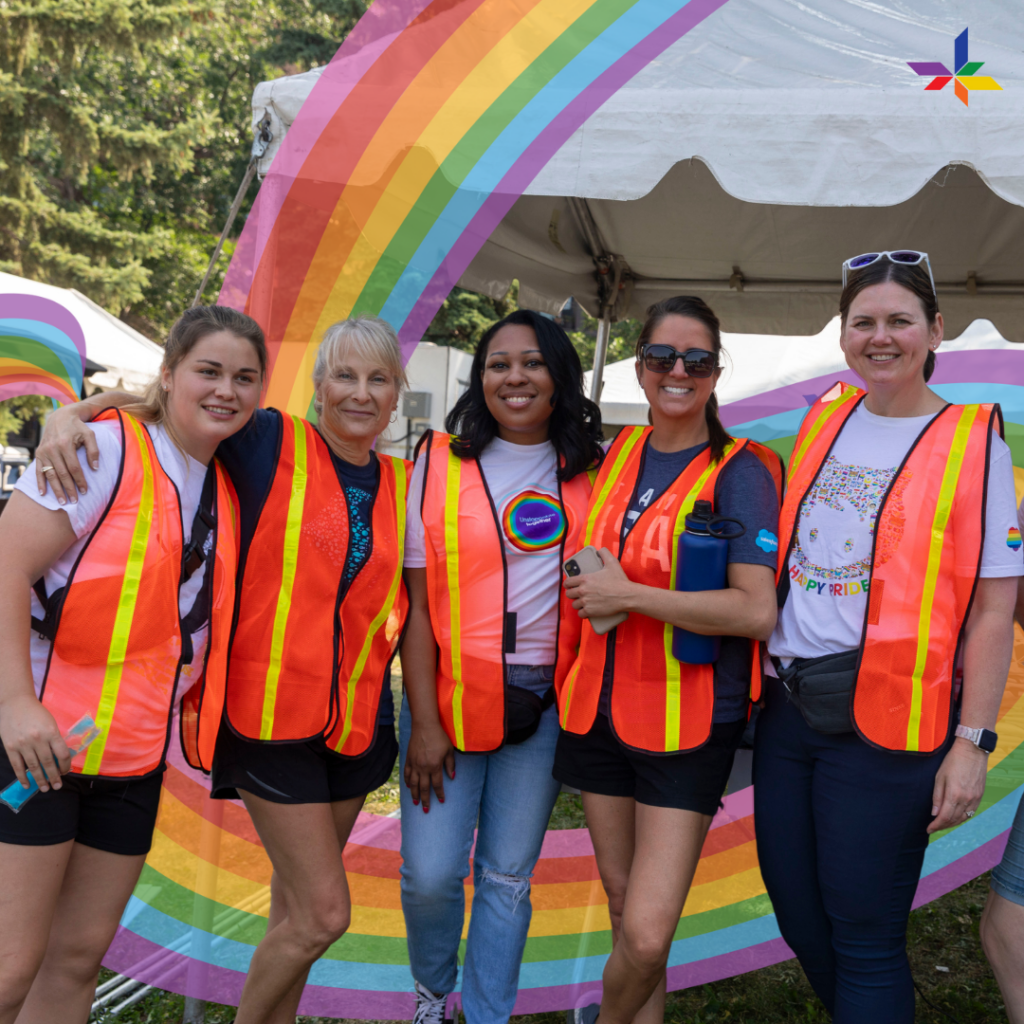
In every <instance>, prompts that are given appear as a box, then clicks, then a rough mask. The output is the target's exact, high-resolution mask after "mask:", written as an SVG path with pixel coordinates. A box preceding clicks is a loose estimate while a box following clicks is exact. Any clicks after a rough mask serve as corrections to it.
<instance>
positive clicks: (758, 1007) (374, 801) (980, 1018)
mask: <svg viewBox="0 0 1024 1024" xmlns="http://www.w3.org/2000/svg"><path fill="white" fill-rule="evenodd" d="M396 667H397V666H396ZM392 690H393V692H394V693H395V708H396V709H397V708H399V707H400V702H401V695H402V681H401V675H400V673H399V672H397V671H396V672H395V674H394V677H393V678H392ZM399 784H400V779H399V775H398V766H397V765H396V766H395V770H394V771H393V772H392V773H391V778H390V779H389V780H388V781H387V782H386V783H385V784H384V785H383V786H382V787H381V788H380V789H379V790H377V791H376V792H374V793H371V794H370V796H369V797H368V798H367V801H366V809H367V810H369V811H373V812H374V813H375V814H390V813H391V812H393V811H394V810H396V809H397V808H398V794H399V788H398V787H399ZM549 827H550V828H553V829H563V828H585V827H586V819H585V818H584V815H583V804H582V801H581V800H580V798H579V797H578V796H573V795H572V794H570V793H562V794H561V795H560V796H559V797H558V800H557V801H556V803H555V809H554V811H553V813H552V815H551V823H550V826H549ZM987 894H988V875H987V874H986V875H983V876H982V877H981V878H978V879H976V880H975V881H973V882H970V883H968V884H967V885H965V886H962V887H961V888H959V889H957V890H955V891H954V892H951V893H949V895H947V896H943V897H942V898H941V899H939V900H936V901H935V902H934V903H931V904H929V905H928V906H926V907H922V908H921V909H920V910H916V911H914V913H913V914H911V916H910V930H909V935H908V946H909V950H910V962H911V967H912V968H913V971H914V977H915V979H916V981H917V983H918V985H919V986H920V988H921V989H922V990H923V991H924V993H925V995H926V996H927V998H928V999H929V1000H930V1001H931V1002H932V1003H933V1004H935V1005H936V1006H937V1007H939V1008H940V1009H941V1010H942V1011H944V1012H945V1013H946V1014H949V1017H947V1016H943V1014H942V1013H940V1012H936V1010H934V1009H931V1008H930V1007H928V1006H927V1005H926V1004H925V1003H924V1002H923V1001H922V1000H921V997H920V996H918V1007H917V1024H948V1022H949V1019H950V1017H952V1018H955V1020H956V1021H958V1022H959V1024H997V1022H999V1021H1005V1020H1006V1013H1005V1010H1004V1009H1003V1001H1002V997H1001V996H1000V994H999V988H998V986H997V985H996V982H995V978H994V977H993V975H992V970H991V968H990V967H989V965H988V962H987V961H986V959H985V956H984V954H983V953H982V951H981V943H980V941H979V939H978V922H979V920H980V918H981V910H982V907H983V906H984V904H985V899H986V897H987ZM937 967H948V968H949V971H948V973H947V972H944V971H939V970H937V969H936V968H937ZM109 977H111V972H109V971H104V972H102V974H101V976H100V981H105V980H106V979H107V978H109ZM184 1003H185V1001H184V999H183V997H182V996H178V995H174V994H172V993H170V992H153V993H151V994H150V995H148V996H147V997H146V998H145V999H143V1000H141V1001H140V1002H139V1003H137V1004H136V1005H135V1006H132V1007H130V1008H129V1009H127V1010H125V1011H124V1012H123V1013H121V1014H119V1015H118V1016H117V1017H114V1018H109V1019H110V1020H112V1021H118V1022H124V1024H180V1021H181V1019H182V1015H183V1012H184ZM97 1019H98V1020H103V1019H104V1018H103V1017H102V1016H101V1017H98V1018H97ZM234 1019H235V1010H234V1007H230V1006H219V1005H217V1004H214V1003H210V1004H208V1006H207V1010H206V1024H228V1022H230V1021H233V1020H234ZM298 1019H299V1021H300V1022H301V1024H326V1022H327V1021H329V1020H334V1019H335V1018H327V1017H300V1018H298ZM665 1019H666V1021H667V1022H668V1024H711V1022H725V1021H729V1022H743V1024H747V1022H750V1024H781V1022H804V1024H819V1022H820V1024H825V1022H827V1021H828V1019H829V1018H828V1015H827V1014H826V1013H825V1009H824V1007H823V1006H822V1005H821V1003H820V1002H819V1001H818V1000H817V998H816V997H815V995H814V993H813V992H812V991H811V987H810V985H809V984H808V983H807V979H806V978H805V977H804V973H803V971H802V970H801V969H800V966H799V964H798V963H797V962H796V961H795V960H790V961H787V962H786V963H782V964H776V965H775V966H774V967H766V968H764V969H763V970H760V971H752V972H751V973H749V974H743V975H739V976H738V977H735V978H727V979H725V980H723V981H718V982H715V983H713V984H710V985H702V986H700V987H699V988H694V989H687V990H685V991H683V992H676V993H672V994H671V995H670V996H669V1000H668V1008H667V1012H666V1014H665ZM512 1020H513V1022H514V1024H564V1022H565V1014H564V1012H563V1013H544V1014H534V1015H532V1016H524V1017H513V1018H512Z"/></svg>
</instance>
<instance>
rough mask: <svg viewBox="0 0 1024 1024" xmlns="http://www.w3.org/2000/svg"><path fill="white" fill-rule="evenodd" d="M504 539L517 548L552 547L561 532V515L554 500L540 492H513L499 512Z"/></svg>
mask: <svg viewBox="0 0 1024 1024" xmlns="http://www.w3.org/2000/svg"><path fill="white" fill-rule="evenodd" d="M501 525H502V528H503V529H504V531H505V538H506V539H507V540H508V542H509V544H511V545H512V546H513V547H514V548H518V549H519V550H520V551H527V552H529V551H543V550H545V549H546V548H550V547H554V546H555V545H556V544H559V543H560V542H561V540H562V535H563V534H564V533H565V514H564V513H563V512H562V507H561V505H559V504H558V500H557V499H556V498H554V497H552V496H551V495H550V494H545V493H543V492H542V491H523V492H522V493H521V494H517V495H516V496H515V497H514V498H513V499H512V500H511V501H510V502H509V503H508V504H507V505H506V506H505V511H504V513H502V517H501Z"/></svg>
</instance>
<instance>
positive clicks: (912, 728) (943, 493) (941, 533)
mask: <svg viewBox="0 0 1024 1024" xmlns="http://www.w3.org/2000/svg"><path fill="white" fill-rule="evenodd" d="M980 409H981V406H979V405H966V406H964V410H963V412H962V413H960V421H959V422H958V423H957V425H956V430H955V431H954V433H953V444H952V445H951V446H950V449H949V456H948V458H947V459H946V468H945V469H944V470H943V472H942V485H941V487H940V488H939V500H938V502H937V503H936V506H935V517H934V519H933V520H932V536H931V541H930V543H929V545H928V565H927V567H926V568H925V573H924V587H923V590H922V593H921V611H920V614H919V616H918V620H917V656H916V658H915V659H914V674H913V676H912V677H911V681H910V683H911V691H910V718H909V719H908V721H907V750H920V749H921V704H922V702H923V699H924V690H923V687H922V685H921V680H922V677H923V676H924V670H925V664H926V662H927V660H928V637H929V635H930V634H931V620H932V606H933V604H934V603H935V587H936V583H937V582H938V578H939V565H940V563H941V561H942V548H943V544H944V542H945V539H946V526H947V525H948V523H949V517H950V514H951V513H952V511H953V499H954V498H955V497H956V485H957V482H958V481H959V480H960V471H961V469H962V468H963V464H964V456H965V455H966V454H967V443H968V441H969V440H970V434H971V428H972V427H973V426H974V421H975V419H976V418H977V415H978V412H979V411H980Z"/></svg>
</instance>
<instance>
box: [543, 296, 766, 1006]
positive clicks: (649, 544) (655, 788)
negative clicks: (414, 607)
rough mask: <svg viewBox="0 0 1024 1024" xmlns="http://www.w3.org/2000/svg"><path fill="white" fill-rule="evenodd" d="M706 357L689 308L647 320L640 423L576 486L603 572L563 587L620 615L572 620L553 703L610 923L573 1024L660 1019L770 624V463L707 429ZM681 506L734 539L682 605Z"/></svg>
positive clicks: (667, 307)
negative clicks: (590, 480)
mask: <svg viewBox="0 0 1024 1024" xmlns="http://www.w3.org/2000/svg"><path fill="white" fill-rule="evenodd" d="M721 351H722V341H721V334H720V330H719V323H718V318H717V317H716V316H715V314H714V313H713V312H712V311H711V309H709V308H708V306H707V305H706V304H705V303H704V302H703V301H702V300H701V299H699V298H694V297H691V296H680V297H677V298H673V299H667V300H665V301H664V302H659V303H657V304H656V305H654V306H651V308H650V309H649V310H648V311H647V321H646V323H645V324H644V327H643V330H642V331H641V334H640V337H639V339H638V341H637V348H636V355H637V364H636V372H637V378H638V380H639V382H640V386H641V387H642V388H643V390H644V393H645V395H646V396H647V400H648V402H649V403H650V420H651V426H650V427H648V428H640V427H627V428H625V429H624V430H623V431H622V432H621V433H620V434H619V436H618V437H617V438H616V439H615V441H614V443H613V444H612V446H611V448H610V449H609V450H608V454H607V455H606V456H605V461H604V464H603V466H602V469H601V471H600V473H599V474H598V476H597V479H596V481H595V482H594V490H593V496H592V498H591V505H590V509H589V512H588V516H587V525H586V529H585V531H584V535H583V538H582V541H581V545H580V546H581V547H582V546H583V545H587V544H592V545H593V546H594V547H596V548H598V549H599V551H600V556H601V560H602V561H603V563H604V567H603V568H602V569H600V570H599V571H597V572H593V573H591V574H589V575H577V576H575V577H567V578H566V581H565V587H566V592H567V594H568V597H569V599H570V600H571V601H572V602H573V607H575V608H576V609H577V610H578V612H579V615H580V616H582V617H584V618H585V619H587V620H589V619H597V618H604V617H607V616H618V615H621V614H622V613H627V614H628V617H627V618H626V619H625V620H624V621H623V622H621V624H620V625H618V626H617V627H615V628H614V629H613V630H612V631H610V632H608V633H606V634H605V635H599V634H598V633H597V632H595V630H594V628H593V627H592V626H591V624H590V622H589V621H585V622H584V623H583V627H582V637H581V644H580V652H579V656H578V658H577V659H576V662H575V664H574V665H573V667H572V669H571V671H570V672H569V674H568V676H567V678H566V679H565V681H564V683H562V685H561V686H560V687H559V691H558V707H559V714H560V717H561V724H562V728H563V730H564V731H563V732H562V734H561V736H560V737H559V742H558V752H557V755H556V758H555V778H556V779H558V780H559V781H560V782H563V783H566V784H568V785H570V786H573V787H576V788H577V789H579V790H581V791H582V794H583V807H584V810H585V811H586V815H587V825H588V827H589V829H590V835H591V838H592V840H593V843H594V852H595V854H596V856H597V866H598V871H599V872H600V875H601V882H602V884H603V885H604V888H605V892H606V893H607V895H608V911H609V915H610V917H611V924H612V942H613V948H612V954H611V956H610V957H609V960H608V963H607V965H606V967H605V970H604V995H603V999H602V1002H601V1004H600V1006H598V1005H597V1004H593V1005H591V1006H588V1007H585V1008H582V1009H578V1010H576V1020H577V1022H580V1021H583V1022H586V1024H593V1021H594V1020H595V1019H596V1018H597V1017H598V1013H600V1020H601V1022H602V1024H629V1022H630V1021H635V1022H637V1024H658V1022H660V1021H661V1020H662V1019H663V1017H664V1011H665V990H666V975H665V969H666V963H667V960H668V955H669V951H670V948H671V945H672V939H673V936H674V933H675V930H676V927H677V926H678V924H679V918H680V915H681V914H682V910H683V905H684V903H685V902H686V897H687V894H688V892H689V889H690V885H691V883H692V881H693V876H694V872H695V870H696V867H697V861H698V858H699V857H700V851H701V847H702V846H703V844H704V837H705V836H706V834H707V831H708V827H709V826H710V824H711V819H712V817H713V816H714V814H715V812H716V811H717V810H718V807H719V806H720V801H721V797H722V794H723V793H724V791H725V787H726V782H727V781H728V778H729V773H730V771H731V769H732V763H733V756H734V754H735V751H736V748H737V747H738V745H739V743H740V739H741V737H742V734H743V730H744V728H745V726H746V722H747V715H748V709H749V707H750V699H751V697H753V699H755V700H756V699H758V697H759V695H760V657H759V644H758V642H757V641H760V640H764V639H767V637H768V636H769V634H770V633H771V630H772V627H773V626H774V625H775V597H774V593H773V581H774V573H775V559H776V548H777V541H776V538H775V533H776V530H777V520H778V511H779V487H780V486H781V476H782V467H781V460H780V459H779V457H778V456H777V455H775V453H774V452H771V451H770V450H769V449H767V448H764V447H763V446H761V445H758V444H755V443H753V442H750V441H746V440H742V439H734V438H732V437H730V436H729V435H728V434H727V433H726V431H725V428H724V427H723V426H722V424H721V422H720V421H719V418H718V401H717V398H716V396H715V393H714V389H715V385H716V383H717V381H718V377H719V374H720V367H719V357H720V354H721ZM697 501H705V502H709V503H710V505H711V508H712V509H713V511H714V513H715V514H717V515H718V516H722V517H726V518H728V519H730V520H733V521H734V522H733V523H730V524H729V532H730V533H731V534H733V535H734V536H732V538H731V539H729V540H728V541H727V543H728V553H727V556H726V559H727V562H728V567H727V575H726V579H725V581H724V586H723V581H716V580H708V586H707V589H704V590H698V591H694V592H689V593H684V592H679V591H677V590H676V589H675V581H676V574H677V572H678V571H679V569H680V564H679V559H678V549H677V539H678V537H679V535H680V533H681V532H682V531H683V529H684V527H685V522H686V518H687V515H688V514H689V513H691V512H693V511H694V506H695V503H696V502H697ZM697 511H698V512H699V511H700V510H697ZM737 523H738V524H739V526H737V525H736V524H737ZM721 525H722V526H724V524H721ZM741 528H742V535H739V536H735V534H739V533H741ZM722 543H726V541H724V540H723V541H722ZM719 588H721V589H719ZM675 627H679V628H681V629H685V630H688V631H690V632H691V633H696V634H701V635H703V636H711V637H720V638H721V646H720V653H719V654H718V656H717V659H716V660H715V661H714V662H713V663H712V662H708V663H704V664H686V663H683V662H680V661H677V660H676V659H675V657H674V656H673V655H672V654H671V650H672V643H673V630H674V628H675ZM751 638H753V640H752V639H751Z"/></svg>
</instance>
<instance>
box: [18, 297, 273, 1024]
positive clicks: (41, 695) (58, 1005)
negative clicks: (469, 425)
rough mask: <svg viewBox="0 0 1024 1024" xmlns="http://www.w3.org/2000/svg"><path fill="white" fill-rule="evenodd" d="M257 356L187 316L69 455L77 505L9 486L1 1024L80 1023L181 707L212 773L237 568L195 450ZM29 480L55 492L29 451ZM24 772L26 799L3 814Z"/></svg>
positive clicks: (208, 316)
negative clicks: (83, 456)
mask: <svg viewBox="0 0 1024 1024" xmlns="http://www.w3.org/2000/svg"><path fill="white" fill-rule="evenodd" d="M266 361H267V353H266V348H265V345H264V341H263V332H262V331H261V330H260V328H259V325H258V324H256V322H255V321H254V320H251V319H250V318H249V317H247V316H244V315H242V314H241V313H237V312H235V311H234V310H233V309H226V308H223V307H218V306H211V307H198V308H196V309H191V310H189V311H188V312H187V313H185V314H183V315H182V317H181V318H180V319H179V320H178V321H177V323H175V325H174V326H173V327H172V328H171V332H170V336H169V338H168V340H167V346H166V348H165V351H164V359H163V366H162V368H161V371H160V375H159V377H158V378H157V380H156V381H154V383H153V385H152V386H151V387H150V390H149V393H148V394H147V396H146V398H145V399H144V400H143V401H142V402H140V401H139V400H138V398H136V397H134V396H127V398H128V400H129V403H130V405H129V408H128V409H126V410H125V411H124V412H111V413H107V414H105V416H104V417H103V419H104V420H105V422H103V423H100V424H99V425H98V426H97V428H96V430H95V438H94V439H93V458H92V460H91V461H92V467H91V468H90V469H86V468H85V465H84V460H83V464H80V463H79V461H78V459H77V458H75V457H74V454H73V453H71V458H72V459H73V460H74V468H75V471H76V474H77V475H78V476H79V477H80V478H81V480H82V485H83V486H82V496H81V499H80V500H77V495H76V500H74V501H72V502H71V503H70V504H66V503H64V501H63V500H58V499H57V498H56V497H55V496H54V495H53V494H47V493H45V485H44V486H41V487H39V488H36V487H34V486H33V485H32V483H31V482H30V481H32V480H33V476H32V475H30V474H26V475H25V476H23V477H22V479H21V480H20V481H19V483H18V486H17V489H16V492H15V493H14V495H13V496H12V497H11V500H10V505H9V507H8V508H7V510H6V512H5V513H4V515H3V518H2V519H0V579H2V580H3V587H0V657H2V660H3V665H4V671H3V673H0V739H2V740H3V747H2V749H0V790H3V789H5V788H6V787H8V786H9V785H10V784H12V783H14V794H15V797H14V799H13V800H12V801H11V802H10V803H7V805H6V806H3V805H0V873H2V877H3V878H4V882H5V884H4V886H3V888H2V891H0V919H2V920H3V922H4V929H3V933H2V935H0V1022H3V1024H11V1022H12V1021H14V1020H17V1021H19V1022H20V1024H49V1022H51V1021H68V1022H74V1021H79V1022H82V1024H84V1022H85V1021H86V1020H87V1019H88V1017H89V1010H90V1007H91V1004H92V999H93V995H94V992H95V989H96V978H97V975H98V973H99V967H100V961H101V959H102V957H103V955H104V953H106V951H107V947H108V946H109V945H110V942H111V940H112V939H113V937H114V933H115V931H116V929H117V925H118V922H119V920H120V918H121V914H122V912H123V911H124V908H125V905H126V904H127V902H128V897H129V896H130V895H131V892H132V889H133V888H134V887H135V883H136V882H137V880H138V877H139V873H140V872H141V870H142V865H143V862H144V861H145V859H146V853H147V852H148V850H149V847H150V842H151V840H152V835H153V826H154V824H155V822H156V815H157V806H158V804H159V800H160V783H161V776H162V775H163V771H164V765H165V756H166V751H167V746H168V743H169V742H170V735H171V732H170V725H171V716H172V715H173V713H174V710H175V707H176V706H177V704H178V703H179V702H181V701H182V698H184V701H183V708H182V720H183V722H186V723H187V725H186V728H184V729H183V730H182V742H183V745H184V748H185V754H186V756H187V757H188V759H189V761H190V762H191V763H192V764H193V765H195V766H196V767H207V768H208V767H209V765H210V763H211V761H212V758H213V748H214V741H215V739H216V735H217V728H218V725H219V721H220V713H221V708H222V707H223V703H224V682H225V664H226V660H227V651H228V642H229V635H230V628H231V616H232V612H233V608H234V596H235V571H236V566H237V549H236V542H237V538H236V534H235V519H236V515H235V511H234V509H233V508H232V504H233V502H234V495H233V493H232V489H231V485H230V483H229V481H228V479H227V476H226V474H225V472H224V470H223V467H221V466H220V465H219V464H218V463H217V462H215V460H214V452H215V451H216V450H217V448H218V446H219V445H220V444H221V443H222V442H224V441H225V440H226V439H227V438H229V437H231V436H232V435H234V434H236V433H237V432H238V431H239V430H241V428H242V427H243V426H244V424H245V423H246V422H247V421H248V419H249V418H250V417H251V415H252V413H253V410H254V409H255V408H256V403H257V402H258V400H259V394H260V388H261V384H262V378H263V375H264V372H265V368H266ZM57 415H61V414H57ZM100 455H102V460H101V462H99V463H98V458H99V456H100ZM35 468H36V470H37V473H38V475H39V477H40V478H42V479H43V480H47V479H49V480H56V479H57V474H56V470H55V468H54V465H53V464H52V463H51V462H50V461H49V460H48V458H47V457H46V455H45V453H43V454H41V455H40V457H39V458H38V459H37V462H36V467H35ZM64 468H66V467H64V466H63V463H62V469H64ZM62 498H63V494H62ZM83 715H89V716H91V717H92V718H93V719H94V720H95V722H96V725H97V726H98V728H99V735H98V736H97V737H96V738H95V739H94V740H93V742H92V744H91V745H90V746H88V747H87V748H85V749H84V750H82V751H81V752H80V753H77V754H76V753H75V747H76V744H74V743H68V742H65V739H64V737H65V736H67V735H68V733H69V730H70V729H72V727H73V726H74V725H75V723H76V722H77V721H78V720H80V719H81V718H82V716H83ZM69 747H70V748H71V749H69ZM30 775H31V779H32V780H33V781H34V782H35V783H36V784H38V787H39V791H40V792H38V793H36V794H35V795H33V796H31V798H30V800H29V801H28V802H25V803H21V806H20V810H19V811H18V813H17V814H15V813H14V809H13V806H17V805H18V804H19V803H20V800H19V799H18V797H21V796H23V795H27V794H28V792H29V781H30V780H29V776H30ZM15 779H17V782H14V780H15ZM18 782H20V783H21V786H22V787H25V788H24V789H21V788H19V787H18V784H17V783H18ZM12 804H13V806H12Z"/></svg>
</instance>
